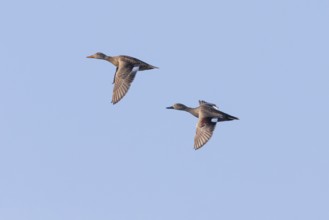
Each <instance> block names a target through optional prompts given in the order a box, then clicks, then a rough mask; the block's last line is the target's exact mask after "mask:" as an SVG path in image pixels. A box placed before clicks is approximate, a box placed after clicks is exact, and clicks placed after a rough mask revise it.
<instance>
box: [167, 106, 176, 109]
mask: <svg viewBox="0 0 329 220" xmlns="http://www.w3.org/2000/svg"><path fill="white" fill-rule="evenodd" d="M166 109H174V107H172V106H169V107H167V108H166Z"/></svg>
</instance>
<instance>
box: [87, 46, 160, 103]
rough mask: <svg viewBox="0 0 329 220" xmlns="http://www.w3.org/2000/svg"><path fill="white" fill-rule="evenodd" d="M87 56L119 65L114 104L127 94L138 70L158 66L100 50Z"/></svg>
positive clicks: (114, 82) (114, 88) (115, 80)
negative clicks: (109, 54)
mask: <svg viewBox="0 0 329 220" xmlns="http://www.w3.org/2000/svg"><path fill="white" fill-rule="evenodd" d="M87 58H95V59H102V60H106V61H109V62H111V63H112V64H113V65H114V66H116V67H117V68H116V71H115V74H114V78H113V84H114V87H113V95H112V103H113V104H116V103H118V102H119V101H120V100H121V99H122V98H123V97H124V96H125V95H126V94H127V92H128V90H129V88H130V86H131V83H132V82H133V81H134V79H135V76H136V73H137V71H143V70H150V69H154V68H158V67H155V66H152V65H150V64H148V63H145V62H144V61H141V60H139V59H137V58H134V57H130V56H125V55H120V56H113V57H112V56H107V55H105V54H103V53H99V52H98V53H96V54H94V55H91V56H88V57H87Z"/></svg>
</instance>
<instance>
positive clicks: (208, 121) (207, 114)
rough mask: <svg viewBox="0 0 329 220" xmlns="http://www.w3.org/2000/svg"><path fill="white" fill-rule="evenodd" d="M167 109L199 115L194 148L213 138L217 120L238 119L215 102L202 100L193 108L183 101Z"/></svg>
mask: <svg viewBox="0 0 329 220" xmlns="http://www.w3.org/2000/svg"><path fill="white" fill-rule="evenodd" d="M167 109H175V110H181V111H186V112H189V113H191V114H192V115H193V116H195V117H197V118H198V119H199V120H198V123H197V125H196V134H195V137H194V149H196V150H197V149H199V148H201V147H202V146H204V145H205V144H206V143H207V142H208V141H209V140H210V138H211V136H212V134H213V132H214V130H215V127H216V124H217V122H222V121H231V120H238V118H237V117H234V116H232V115H229V114H227V113H224V112H222V111H220V110H219V109H218V107H217V106H216V105H215V104H212V103H209V102H206V101H203V100H200V101H199V106H198V107H196V108H191V107H188V106H185V105H183V104H181V103H176V104H174V105H173V106H170V107H167Z"/></svg>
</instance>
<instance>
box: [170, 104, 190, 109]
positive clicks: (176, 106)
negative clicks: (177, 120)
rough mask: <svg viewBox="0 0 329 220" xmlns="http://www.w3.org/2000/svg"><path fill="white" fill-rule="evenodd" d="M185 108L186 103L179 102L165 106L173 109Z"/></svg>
mask: <svg viewBox="0 0 329 220" xmlns="http://www.w3.org/2000/svg"><path fill="white" fill-rule="evenodd" d="M186 108H187V106H186V105H183V104H181V103H176V104H174V105H172V106H169V107H167V109H175V110H185V109H186Z"/></svg>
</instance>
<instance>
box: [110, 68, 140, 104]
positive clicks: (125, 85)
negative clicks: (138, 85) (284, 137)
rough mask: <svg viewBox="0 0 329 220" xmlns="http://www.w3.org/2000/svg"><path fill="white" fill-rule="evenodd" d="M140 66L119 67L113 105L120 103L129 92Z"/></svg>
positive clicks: (115, 81)
mask: <svg viewBox="0 0 329 220" xmlns="http://www.w3.org/2000/svg"><path fill="white" fill-rule="evenodd" d="M138 70H139V66H131V65H125V64H123V65H119V68H118V70H117V71H116V74H115V80H114V88H113V95H112V103H113V104H116V103H117V102H119V101H120V100H121V99H122V98H123V97H124V96H125V95H126V94H127V92H128V90H129V88H130V85H131V83H132V82H133V81H134V79H135V76H136V73H137V71H138Z"/></svg>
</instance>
